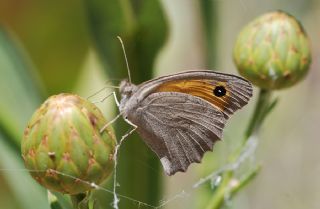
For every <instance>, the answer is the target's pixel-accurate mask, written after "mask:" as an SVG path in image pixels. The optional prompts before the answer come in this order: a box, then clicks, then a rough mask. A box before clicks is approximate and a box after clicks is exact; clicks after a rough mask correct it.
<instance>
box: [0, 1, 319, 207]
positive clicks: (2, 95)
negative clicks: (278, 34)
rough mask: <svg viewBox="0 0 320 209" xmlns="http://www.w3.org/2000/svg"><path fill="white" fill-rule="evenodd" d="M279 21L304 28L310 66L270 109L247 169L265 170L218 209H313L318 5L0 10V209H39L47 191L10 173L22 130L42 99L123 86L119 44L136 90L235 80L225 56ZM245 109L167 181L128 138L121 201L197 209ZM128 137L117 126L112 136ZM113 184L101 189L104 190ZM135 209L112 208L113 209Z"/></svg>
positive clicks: (16, 163) (35, 5)
mask: <svg viewBox="0 0 320 209" xmlns="http://www.w3.org/2000/svg"><path fill="white" fill-rule="evenodd" d="M277 9H282V10H284V11H287V12H289V13H291V14H292V15H294V16H296V17H297V18H298V19H299V20H300V21H301V22H302V24H303V25H304V27H305V29H306V31H307V33H308V35H309V37H310V39H311V42H312V53H313V63H312V65H311V70H310V73H309V75H308V76H307V77H306V79H305V80H304V81H303V82H301V83H299V84H298V85H296V86H295V87H293V88H290V89H288V90H283V91H280V92H277V95H278V96H279V98H280V102H279V105H278V106H277V108H276V109H275V111H274V112H273V113H272V114H271V115H270V116H269V117H268V118H267V121H266V123H265V125H264V127H263V130H262V133H261V139H260V143H259V147H258V150H257V152H256V156H253V157H252V160H253V161H257V162H262V165H263V170H262V172H261V173H260V175H259V176H258V177H257V178H256V179H255V180H254V181H253V182H252V183H251V184H250V185H249V186H248V187H247V188H245V189H244V191H242V192H241V193H240V194H239V195H237V196H236V198H235V199H234V200H233V201H231V202H230V203H228V204H227V206H226V207H227V208H237V209H245V208H246V209H248V208H250V209H256V208H259V209H263V208H273V209H287V208H288V209H301V208H308V209H318V208H319V207H320V181H319V180H318V177H319V175H320V161H319V157H320V154H319V151H318V148H319V146H320V142H319V135H318V133H317V131H318V126H319V124H320V99H319V98H320V97H319V89H320V82H319V79H320V71H319V70H318V68H319V67H320V44H319V43H320V28H319V27H318V26H319V22H320V1H318V0H281V1H279V0H278V1H277V0H269V1H259V0H211V1H210V0H199V1H192V0H175V1H171V0H159V1H158V0H153V1H148V0H132V1H129V0H84V1H76V0H69V1H62V0H57V1H50V0H0V27H1V28H0V208H1V209H31V208H32V209H38V208H39V209H46V208H48V205H47V201H46V193H45V190H44V189H43V188H41V187H40V186H38V185H37V183H36V182H35V181H34V180H33V179H31V177H29V174H28V173H27V172H25V171H23V170H17V169H23V168H24V166H23V163H22V159H21V157H20V151H19V149H20V148H19V141H20V139H21V137H22V135H23V130H24V126H25V124H26V122H27V121H28V119H29V118H30V116H31V114H32V113H33V111H34V110H35V109H36V108H37V107H38V106H39V105H40V104H41V103H42V102H43V101H44V100H45V99H46V98H47V97H48V96H49V95H52V94H57V93H61V92H73V93H77V94H79V95H80V96H83V97H88V96H90V95H91V94H93V93H95V92H96V91H98V90H100V89H101V88H103V87H104V85H105V81H106V80H108V79H116V80H121V79H125V78H127V74H126V68H125V61H124V59H123V56H122V51H121V47H120V44H119V42H118V40H117V38H116V36H117V35H120V36H121V37H122V38H123V40H124V42H125V46H126V49H127V55H128V61H129V65H130V67H131V74H132V77H133V81H134V82H135V83H140V82H142V81H145V80H148V79H151V78H152V77H156V76H159V75H165V74H169V73H174V72H179V71H182V70H188V69H215V70H218V71H224V72H228V73H234V74H236V73H237V72H236V69H235V67H234V64H233V62H232V57H231V54H232V48H233V44H234V41H235V39H236V36H237V34H238V32H239V31H240V29H241V28H242V27H243V26H244V25H245V24H246V23H247V22H248V21H250V20H252V19H253V18H255V17H256V16H258V15H260V14H263V13H265V12H268V11H272V10H277ZM117 83H118V81H116V82H114V84H117ZM100 96H104V95H103V94H102V95H100ZM254 99H255V98H254ZM254 99H253V100H254ZM253 103H254V102H253V101H252V102H251V103H250V104H249V105H248V106H247V107H246V108H244V109H243V110H242V111H240V112H239V113H237V114H236V115H235V116H234V117H233V118H232V119H231V120H230V122H229V123H228V125H227V127H226V129H225V132H224V141H223V142H222V143H221V142H219V143H217V144H216V146H215V149H214V152H213V153H208V154H206V155H205V157H204V160H203V163H202V164H195V165H192V166H191V167H190V168H189V169H188V172H187V173H183V174H182V173H178V174H176V175H175V176H173V177H167V176H165V175H164V174H163V171H162V168H161V167H160V165H159V160H158V159H157V158H156V157H155V156H154V154H153V153H152V152H150V150H149V149H148V148H147V147H146V146H145V145H144V143H143V142H142V141H141V140H139V139H138V136H137V135H136V134H134V135H133V136H130V138H129V139H128V140H127V141H126V142H125V143H124V145H123V146H122V147H121V150H120V162H119V170H118V174H119V175H118V176H119V177H118V181H119V184H120V187H118V191H119V193H120V194H122V195H126V196H130V197H132V198H134V199H137V200H139V201H142V202H146V203H150V204H153V205H158V203H159V201H161V200H167V199H170V198H172V197H174V196H175V195H176V194H183V193H181V191H186V193H187V194H186V195H180V196H181V197H179V198H177V199H175V200H173V201H171V202H169V203H168V204H166V206H165V207H164V208H168V209H173V208H203V207H204V205H206V202H207V200H208V198H210V194H212V190H211V189H210V185H209V184H208V185H204V186H202V187H200V188H198V189H192V186H193V184H194V183H196V182H197V181H198V180H199V179H200V178H201V177H204V176H206V175H207V174H209V173H211V172H212V171H214V170H215V169H217V168H219V167H221V166H222V165H223V164H224V163H225V162H226V160H227V156H228V154H229V153H230V152H232V150H234V149H235V148H236V147H237V146H238V145H239V144H238V139H240V138H241V137H240V136H241V134H242V133H243V130H244V128H245V126H246V122H243V121H247V120H248V117H249V115H250V113H251V111H252V108H253ZM98 106H99V107H100V108H101V109H102V110H103V112H104V114H105V116H106V117H107V118H108V119H111V118H112V117H113V116H114V114H115V108H114V102H113V101H112V99H109V100H108V101H106V102H104V103H100V104H98ZM127 128H129V127H128V126H125V125H123V124H117V127H116V131H117V135H118V136H121V135H122V134H123V133H124V132H125V131H126V130H127ZM110 182H111V180H110V181H109V182H107V183H106V185H104V186H105V187H107V188H111V187H110V185H108V183H109V184H110ZM96 196H97V198H98V199H99V202H100V205H101V206H103V207H101V208H111V206H110V203H111V201H112V195H110V194H109V193H107V192H103V191H99V192H97V194H96ZM138 207H139V205H137V204H136V203H133V202H132V201H127V200H125V199H121V201H120V208H138ZM140 208H143V207H142V206H141V207H140Z"/></svg>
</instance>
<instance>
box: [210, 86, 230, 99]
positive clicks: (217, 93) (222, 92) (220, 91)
mask: <svg viewBox="0 0 320 209" xmlns="http://www.w3.org/2000/svg"><path fill="white" fill-rule="evenodd" d="M226 93H227V90H226V88H225V87H224V86H216V88H215V89H214V90H213V94H214V95H215V96H217V97H223V96H224V95H226Z"/></svg>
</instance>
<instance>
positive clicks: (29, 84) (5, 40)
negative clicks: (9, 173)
mask: <svg viewBox="0 0 320 209" xmlns="http://www.w3.org/2000/svg"><path fill="white" fill-rule="evenodd" d="M18 46H19V45H18V44H17V42H16V41H14V40H13V39H12V37H11V36H10V34H9V33H8V32H6V31H4V29H3V28H1V27H0V95H1V97H0V131H1V132H3V133H5V134H6V135H8V136H9V137H8V138H7V139H8V140H10V141H12V142H14V143H15V145H16V146H19V147H20V139H21V137H22V134H23V130H24V128H25V125H26V123H27V121H28V119H29V118H30V116H31V114H32V112H33V111H34V110H35V109H36V107H37V106H38V104H39V103H40V101H41V98H42V96H41V93H40V91H39V89H40V88H39V83H38V82H37V79H36V76H35V74H34V73H33V71H32V67H31V64H30V62H29V61H28V59H27V58H26V56H25V54H24V53H23V51H22V50H21V49H20V48H19V47H18Z"/></svg>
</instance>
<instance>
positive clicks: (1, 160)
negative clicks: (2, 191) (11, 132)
mask: <svg viewBox="0 0 320 209" xmlns="http://www.w3.org/2000/svg"><path fill="white" fill-rule="evenodd" d="M7 140H8V139H7V138H5V136H3V135H2V134H1V132H0V166H1V173H2V175H3V176H4V178H5V179H6V181H7V184H8V185H9V186H10V188H11V192H12V193H13V196H14V197H15V201H16V202H17V203H18V204H19V205H20V208H24V209H49V204H48V200H47V197H46V193H45V189H44V188H42V187H41V186H40V185H38V184H37V182H36V181H35V180H33V179H32V178H31V176H30V174H29V172H28V171H27V170H25V169H24V165H23V162H22V158H21V157H20V155H17V153H16V152H15V150H14V149H12V147H10V146H8V144H7V143H6V141H7Z"/></svg>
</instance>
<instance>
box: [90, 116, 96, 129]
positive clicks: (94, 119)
mask: <svg viewBox="0 0 320 209" xmlns="http://www.w3.org/2000/svg"><path fill="white" fill-rule="evenodd" d="M89 120H90V123H91V125H92V126H95V125H96V124H97V118H96V117H95V116H94V115H93V114H89Z"/></svg>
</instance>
